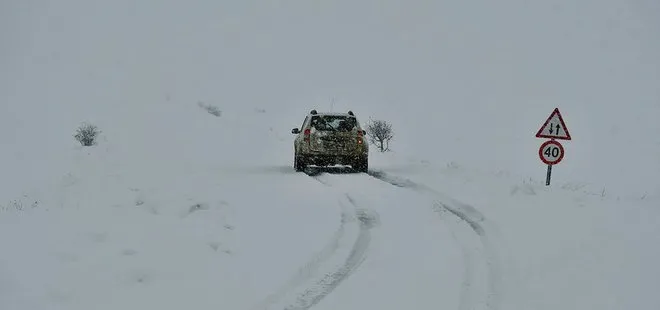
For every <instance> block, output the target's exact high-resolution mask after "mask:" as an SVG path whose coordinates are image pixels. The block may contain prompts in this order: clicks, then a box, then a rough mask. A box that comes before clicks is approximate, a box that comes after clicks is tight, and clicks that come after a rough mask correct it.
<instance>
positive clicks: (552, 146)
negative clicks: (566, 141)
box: [539, 140, 564, 165]
mask: <svg viewBox="0 0 660 310" xmlns="http://www.w3.org/2000/svg"><path fill="white" fill-rule="evenodd" d="M539 157H541V161H543V162H544V163H545V164H547V165H556V164H558V163H559V162H560V161H561V160H562V159H563V158H564V147H563V146H562V145H561V143H559V142H557V141H555V140H550V141H546V142H544V143H543V144H541V148H539Z"/></svg>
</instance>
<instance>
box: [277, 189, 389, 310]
mask: <svg viewBox="0 0 660 310" xmlns="http://www.w3.org/2000/svg"><path fill="white" fill-rule="evenodd" d="M346 198H347V199H348V201H349V202H350V203H351V205H352V206H353V208H355V209H356V216H357V219H358V222H359V229H360V230H359V233H358V236H357V238H356V240H355V242H354V243H353V247H352V248H351V251H350V253H349V255H348V257H347V258H346V260H345V261H344V263H343V264H342V265H341V266H340V267H339V268H338V269H336V270H335V271H333V272H330V273H328V274H326V275H325V276H324V277H322V278H321V279H319V280H318V281H316V282H315V283H314V284H313V285H311V286H309V287H307V289H305V291H304V292H302V293H301V294H300V295H298V298H297V300H296V302H294V303H293V304H291V305H289V306H287V307H285V308H284V310H307V309H310V308H312V307H313V306H314V305H316V304H318V303H319V302H320V301H321V300H322V299H323V298H324V297H326V296H327V295H328V294H330V293H331V292H332V291H333V290H334V289H335V288H337V286H339V285H340V284H341V282H342V281H344V280H345V279H346V278H348V277H349V276H350V275H351V274H353V273H354V272H355V271H356V270H357V269H358V268H359V267H360V265H361V264H362V263H363V262H364V260H365V259H366V258H367V250H368V249H369V244H370V242H371V233H370V229H371V228H372V227H373V226H374V224H375V221H376V217H375V216H374V215H373V214H371V213H369V212H368V211H367V210H363V209H360V208H359V207H358V206H357V205H356V204H355V201H354V200H353V199H352V198H351V197H350V195H348V194H346Z"/></svg>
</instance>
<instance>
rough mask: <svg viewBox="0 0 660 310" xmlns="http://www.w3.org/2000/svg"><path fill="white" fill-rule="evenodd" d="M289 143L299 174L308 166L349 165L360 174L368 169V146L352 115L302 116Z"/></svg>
mask: <svg viewBox="0 0 660 310" xmlns="http://www.w3.org/2000/svg"><path fill="white" fill-rule="evenodd" d="M291 133H293V134H297V136H296V139H295V140H294V142H293V147H294V157H293V167H294V168H295V170H296V171H302V170H303V169H305V167H307V166H308V165H314V166H330V165H349V166H351V167H352V168H353V169H355V170H357V171H360V172H367V170H368V169H369V146H368V143H367V141H366V139H365V138H366V137H365V133H366V132H365V131H364V130H363V129H362V127H360V122H359V121H358V120H357V118H356V117H355V114H353V112H351V111H348V113H318V112H317V111H316V110H312V111H311V112H309V114H308V115H307V116H306V117H305V121H303V124H302V127H301V128H294V129H293V130H291Z"/></svg>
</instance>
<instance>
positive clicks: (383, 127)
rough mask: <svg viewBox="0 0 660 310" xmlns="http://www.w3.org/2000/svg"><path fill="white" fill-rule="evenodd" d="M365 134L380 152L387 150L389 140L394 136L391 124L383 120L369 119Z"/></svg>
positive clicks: (388, 148)
mask: <svg viewBox="0 0 660 310" xmlns="http://www.w3.org/2000/svg"><path fill="white" fill-rule="evenodd" d="M367 136H369V141H370V142H371V143H372V144H373V145H375V146H377V147H378V149H379V150H380V151H381V152H385V151H389V150H390V140H392V138H393V137H394V131H393V130H392V124H390V123H388V122H386V121H383V120H371V121H370V122H369V123H367Z"/></svg>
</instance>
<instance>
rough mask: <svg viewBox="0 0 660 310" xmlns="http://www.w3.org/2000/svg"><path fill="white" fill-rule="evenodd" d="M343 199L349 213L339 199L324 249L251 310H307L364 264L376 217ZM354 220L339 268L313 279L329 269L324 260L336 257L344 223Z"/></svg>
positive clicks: (350, 201)
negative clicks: (334, 227)
mask: <svg viewBox="0 0 660 310" xmlns="http://www.w3.org/2000/svg"><path fill="white" fill-rule="evenodd" d="M310 177H312V178H313V179H315V180H317V181H318V182H320V183H321V184H323V185H325V186H328V187H332V186H331V185H330V184H329V183H327V182H324V181H323V180H321V179H320V178H318V174H315V175H310ZM345 196H346V200H347V201H348V202H349V204H350V205H351V207H352V209H353V210H349V207H347V206H346V204H345V203H343V201H342V200H339V206H340V207H341V210H342V211H341V221H340V225H339V228H338V229H337V231H336V232H335V234H334V235H333V236H332V238H331V239H330V240H329V241H328V243H327V244H326V246H325V247H324V248H323V249H322V250H321V251H320V252H318V253H317V254H316V255H314V257H312V259H311V260H310V261H309V262H308V263H306V264H305V265H304V266H302V267H301V268H300V269H299V270H298V272H296V274H295V275H293V277H291V279H290V280H289V281H288V282H287V283H286V284H285V285H283V286H282V287H281V288H280V289H279V290H277V291H276V292H275V293H273V294H271V295H269V296H268V297H266V298H265V299H264V300H263V301H262V302H260V303H259V304H258V305H257V306H255V307H253V308H252V309H253V310H257V309H273V308H276V309H284V310H307V309H310V308H311V307H313V306H314V305H316V304H318V303H319V302H320V301H321V300H322V299H323V298H324V297H326V296H327V295H328V294H330V293H331V292H332V291H333V290H334V289H335V288H337V286H339V284H341V282H342V281H344V280H345V279H346V278H348V277H349V276H350V275H351V274H352V273H354V272H355V270H356V269H357V268H358V267H359V266H360V265H361V264H362V262H364V260H365V259H366V254H367V250H368V248H369V244H370V242H371V233H370V231H369V230H370V229H371V228H372V227H373V226H374V225H375V222H376V221H377V216H375V215H374V214H373V213H370V212H369V211H368V210H364V209H360V208H359V207H358V206H357V204H356V203H355V201H354V200H353V198H352V197H350V195H348V194H345ZM355 221H357V225H356V226H357V227H356V228H358V233H357V237H356V238H355V240H354V241H353V243H352V247H351V250H350V252H349V253H348V256H347V257H346V259H345V260H344V261H343V263H341V264H340V266H339V267H336V268H334V269H331V271H330V272H327V273H325V274H324V275H322V276H320V277H319V278H317V279H315V276H316V274H317V273H319V272H320V271H321V270H322V269H323V268H324V267H326V268H327V267H329V266H325V265H326V264H330V263H329V262H328V261H329V260H331V259H332V258H333V257H334V256H336V255H337V251H338V250H339V249H340V247H341V241H342V239H343V238H345V235H346V230H347V224H349V223H352V222H355ZM305 284H307V285H305ZM296 291H298V293H296ZM292 296H295V298H294V301H292V302H289V303H287V304H286V306H284V307H283V308H282V306H281V303H282V300H286V299H288V298H289V297H292Z"/></svg>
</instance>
